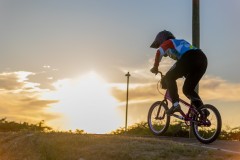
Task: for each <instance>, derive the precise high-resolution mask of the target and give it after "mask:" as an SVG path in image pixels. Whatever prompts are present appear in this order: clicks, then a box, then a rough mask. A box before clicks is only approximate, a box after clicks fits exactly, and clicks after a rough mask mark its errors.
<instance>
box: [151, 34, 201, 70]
mask: <svg viewBox="0 0 240 160" xmlns="http://www.w3.org/2000/svg"><path fill="white" fill-rule="evenodd" d="M192 49H197V48H196V47H194V46H192V45H191V44H190V43H188V42H187V41H185V40H183V39H169V40H167V41H165V42H163V44H162V45H161V46H160V47H159V48H158V49H157V53H156V56H155V63H154V66H155V67H158V65H159V62H160V61H161V59H162V57H163V56H169V57H170V58H172V59H174V60H179V59H180V58H181V57H182V56H183V55H184V53H186V52H187V51H189V50H192Z"/></svg>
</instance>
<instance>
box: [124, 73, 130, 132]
mask: <svg viewBox="0 0 240 160" xmlns="http://www.w3.org/2000/svg"><path fill="white" fill-rule="evenodd" d="M125 76H126V77H127V99H126V119H125V132H127V117H128V87H129V77H130V76H131V75H130V74H129V72H128V73H127V74H125Z"/></svg>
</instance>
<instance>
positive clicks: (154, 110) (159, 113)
mask: <svg viewBox="0 0 240 160" xmlns="http://www.w3.org/2000/svg"><path fill="white" fill-rule="evenodd" d="M167 110H168V106H167V103H166V102H165V101H157V102H155V103H153V104H152V106H151V107H150V109H149V111H148V126H149V128H150V130H151V131H152V133H153V134H154V135H162V134H163V133H165V132H166V130H167V129H168V126H169V123H170V116H168V115H167V114H166V111H167Z"/></svg>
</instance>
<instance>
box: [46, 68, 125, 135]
mask: <svg viewBox="0 0 240 160" xmlns="http://www.w3.org/2000/svg"><path fill="white" fill-rule="evenodd" d="M54 87H55V88H56V91H55V92H54V93H52V96H51V98H56V99H58V100H59V103H57V104H55V105H54V106H53V107H52V108H51V112H57V113H60V114H61V115H62V118H61V120H58V122H56V121H55V126H56V124H58V125H59V126H58V127H59V128H61V127H62V125H64V128H65V129H71V130H75V129H83V130H85V131H86V132H88V133H106V132H110V131H112V130H114V129H116V128H118V127H120V124H121V118H120V113H118V110H117V106H118V102H117V100H116V99H114V97H113V96H112V95H111V93H110V85H109V84H108V83H107V82H105V80H104V79H103V78H101V77H100V76H99V75H98V74H96V72H94V71H91V72H89V73H87V74H84V75H82V76H80V77H77V78H75V79H63V80H59V81H57V82H55V83H54ZM49 111H50V110H49Z"/></svg>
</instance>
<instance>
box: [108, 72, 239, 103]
mask: <svg viewBox="0 0 240 160" xmlns="http://www.w3.org/2000/svg"><path fill="white" fill-rule="evenodd" d="M152 81H154V78H152ZM183 82H184V81H183V80H181V79H180V80H178V86H179V87H178V88H179V91H178V92H179V95H180V97H181V98H185V96H184V95H183V93H182V85H183ZM124 85H126V84H122V85H119V84H118V85H115V86H114V85H113V87H112V95H113V96H114V97H115V98H116V99H117V100H118V101H119V102H125V100H126V87H125V88H123V87H122V86H124ZM120 86H121V87H120ZM129 86H130V87H129V101H130V102H131V103H135V102H137V101H142V102H146V101H151V100H152V99H156V98H158V99H159V97H162V96H161V95H160V94H159V93H158V91H157V81H156V83H138V84H131V83H130V85H129ZM199 90H200V96H201V97H202V99H203V101H209V100H216V101H231V102H240V94H239V93H240V83H231V82H228V81H226V80H224V79H221V78H219V77H214V76H205V77H204V78H203V79H202V80H201V81H200V89H199ZM161 92H162V93H165V91H164V90H161Z"/></svg>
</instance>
